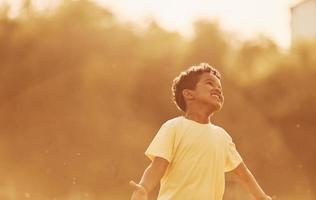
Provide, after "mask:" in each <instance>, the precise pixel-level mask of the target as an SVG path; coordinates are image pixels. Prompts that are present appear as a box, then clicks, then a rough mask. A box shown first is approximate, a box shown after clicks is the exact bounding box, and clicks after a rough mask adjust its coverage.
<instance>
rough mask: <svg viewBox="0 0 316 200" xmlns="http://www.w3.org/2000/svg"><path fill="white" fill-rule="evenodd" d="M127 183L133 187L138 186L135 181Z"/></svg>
mask: <svg viewBox="0 0 316 200" xmlns="http://www.w3.org/2000/svg"><path fill="white" fill-rule="evenodd" d="M129 185H130V186H132V187H133V188H138V184H137V183H135V181H130V182H129Z"/></svg>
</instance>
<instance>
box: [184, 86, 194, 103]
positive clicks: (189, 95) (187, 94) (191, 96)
mask: <svg viewBox="0 0 316 200" xmlns="http://www.w3.org/2000/svg"><path fill="white" fill-rule="evenodd" d="M182 95H183V97H184V99H188V100H191V99H194V92H193V91H192V90H189V89H184V90H183V91H182Z"/></svg>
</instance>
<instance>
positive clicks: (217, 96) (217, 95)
mask: <svg viewBox="0 0 316 200" xmlns="http://www.w3.org/2000/svg"><path fill="white" fill-rule="evenodd" d="M211 96H212V97H215V98H216V99H217V100H218V101H220V102H221V101H222V97H221V95H220V94H211Z"/></svg>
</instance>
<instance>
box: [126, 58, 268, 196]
mask: <svg viewBox="0 0 316 200" xmlns="http://www.w3.org/2000/svg"><path fill="white" fill-rule="evenodd" d="M220 79H221V76H220V74H219V72H218V71H217V70H216V69H214V68H213V67H211V66H210V65H208V64H206V63H201V64H200V65H198V66H193V67H191V68H189V69H188V70H186V71H185V72H182V73H181V74H180V75H179V76H178V77H177V78H175V79H174V81H173V86H172V92H173V100H174V102H175V104H176V105H177V107H178V108H179V109H180V110H182V111H183V112H184V113H185V115H184V116H180V117H176V118H174V119H171V120H168V121H167V122H165V123H164V124H163V125H162V127H161V128H160V130H159V131H158V133H157V135H156V136H155V138H154V139H153V141H152V142H151V144H150V145H149V147H148V149H147V150H146V152H145V154H146V155H147V156H148V157H149V158H150V159H151V161H152V162H151V164H150V165H149V166H148V167H147V169H146V170H145V172H144V174H143V176H142V179H141V181H140V182H139V183H138V184H136V183H135V182H134V181H131V182H130V185H131V186H132V187H133V188H134V192H133V195H132V198H131V200H147V199H148V193H149V192H150V191H152V190H153V189H154V188H155V186H156V185H157V184H158V183H159V182H160V183H161V185H160V191H159V195H158V200H221V199H222V198H223V194H224V187H225V172H228V171H233V172H234V173H235V174H236V175H237V176H238V177H239V179H240V180H241V182H242V183H243V184H244V185H245V186H246V187H247V189H248V190H249V191H250V193H251V194H252V195H253V196H254V198H255V199H257V200H259V199H260V200H271V197H269V196H268V195H266V194H265V193H264V191H263V190H262V189H261V187H260V186H259V185H258V183H257V182H256V180H255V178H254V177H253V175H252V174H251V172H250V171H249V170H248V168H247V167H246V165H245V164H244V162H243V160H242V158H241V156H240V155H239V153H238V152H237V150H236V148H235V145H234V143H233V141H232V138H231V137H230V136H229V134H228V133H227V132H226V131H225V130H224V129H223V128H221V127H219V126H216V125H214V124H212V123H211V122H210V117H211V116H212V115H213V114H214V113H215V112H217V111H219V110H220V109H221V108H222V106H223V103H224V96H223V91H222V87H221V82H220Z"/></svg>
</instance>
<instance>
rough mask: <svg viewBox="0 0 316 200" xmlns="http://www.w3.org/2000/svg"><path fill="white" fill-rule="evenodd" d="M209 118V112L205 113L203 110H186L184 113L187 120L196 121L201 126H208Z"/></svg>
mask: <svg viewBox="0 0 316 200" xmlns="http://www.w3.org/2000/svg"><path fill="white" fill-rule="evenodd" d="M210 116H211V114H210V113H209V112H205V111H203V110H190V109H188V110H187V111H186V113H185V117H186V118H187V119H190V120H193V121H196V122H198V123H201V124H208V123H210V122H211V121H210Z"/></svg>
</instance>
